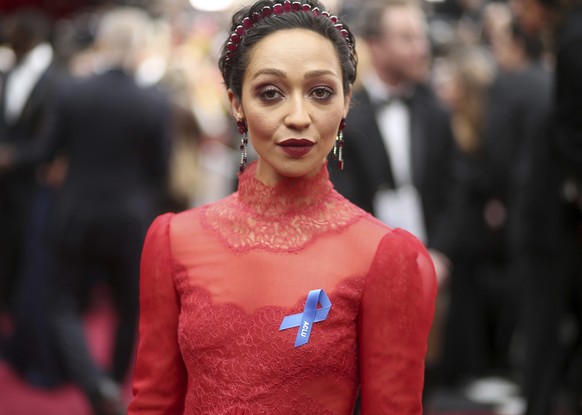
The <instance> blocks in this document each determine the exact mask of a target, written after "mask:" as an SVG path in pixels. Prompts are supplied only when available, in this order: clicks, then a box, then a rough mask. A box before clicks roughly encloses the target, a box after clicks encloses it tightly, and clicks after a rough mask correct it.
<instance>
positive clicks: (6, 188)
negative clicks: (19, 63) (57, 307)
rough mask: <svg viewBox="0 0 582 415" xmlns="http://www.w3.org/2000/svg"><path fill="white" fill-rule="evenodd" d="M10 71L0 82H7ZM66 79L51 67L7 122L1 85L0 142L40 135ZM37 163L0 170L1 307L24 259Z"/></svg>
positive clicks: (26, 140) (32, 139) (30, 139)
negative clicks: (22, 105)
mask: <svg viewBox="0 0 582 415" xmlns="http://www.w3.org/2000/svg"><path fill="white" fill-rule="evenodd" d="M10 75H11V73H10V72H9V73H8V74H7V75H6V76H5V77H4V79H2V80H1V81H0V85H2V84H3V85H4V86H5V85H6V83H7V80H8V79H9V78H10ZM61 83H62V76H61V72H60V71H59V70H58V69H57V68H56V67H54V66H51V67H49V68H48V69H47V70H46V71H45V72H44V73H43V74H42V75H41V77H40V78H39V80H38V81H37V83H36V84H35V86H34V87H33V90H32V92H31V93H30V96H29V97H28V99H27V101H26V103H25V105H24V107H23V109H22V112H21V113H20V115H19V116H18V118H17V119H15V120H14V121H13V122H7V121H6V118H5V116H4V114H5V110H6V99H7V97H6V88H2V87H0V144H12V145H21V144H23V143H27V144H30V143H34V142H37V141H38V140H39V139H40V136H41V135H42V132H43V130H44V129H45V128H46V126H47V123H48V119H49V114H50V110H51V108H53V107H54V102H55V98H56V95H57V91H58V89H59V87H60V85H61ZM35 167H36V166H34V165H32V166H30V165H29V166H23V167H21V168H18V169H15V170H13V171H11V172H7V173H1V174H0V230H1V231H0V309H2V308H8V305H9V304H8V303H9V302H11V300H12V294H13V290H14V288H15V284H16V283H17V280H18V279H19V277H20V274H21V268H22V264H23V262H25V259H24V256H23V255H24V254H23V251H24V246H25V241H24V233H25V230H26V227H27V225H26V224H27V221H28V220H29V219H30V214H31V207H32V206H33V199H34V195H35V192H36V190H37V186H38V182H37V180H36V176H35V174H36V168H35Z"/></svg>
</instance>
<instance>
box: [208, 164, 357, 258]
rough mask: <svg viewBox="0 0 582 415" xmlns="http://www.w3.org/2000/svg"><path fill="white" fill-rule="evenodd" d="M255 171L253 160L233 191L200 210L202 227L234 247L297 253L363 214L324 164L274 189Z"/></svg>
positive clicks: (237, 248) (236, 248)
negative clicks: (334, 182)
mask: <svg viewBox="0 0 582 415" xmlns="http://www.w3.org/2000/svg"><path fill="white" fill-rule="evenodd" d="M255 171H256V163H253V164H251V165H250V166H249V167H248V168H247V169H246V170H245V172H244V173H243V174H241V175H240V176H239V179H240V182H239V188H238V192H236V193H234V194H233V195H231V196H229V197H227V198H225V199H223V200H221V201H219V202H217V203H214V204H211V205H208V206H205V207H204V208H203V210H202V216H201V217H202V223H203V224H204V226H206V227H208V228H210V229H212V230H214V231H215V232H218V234H219V235H220V237H221V239H222V240H223V241H224V242H225V244H226V245H227V246H229V247H230V248H233V249H235V250H248V249H253V248H264V249H267V250H273V251H287V252H289V251H298V250H301V249H302V248H303V247H305V245H307V244H308V243H309V242H310V241H312V240H313V239H314V238H316V237H317V236H319V235H322V234H326V233H329V232H332V231H340V230H342V229H344V228H345V227H347V226H349V225H350V224H352V223H354V222H355V221H357V220H358V219H359V218H361V217H362V216H364V215H366V213H365V212H364V211H363V210H361V209H359V208H358V207H356V206H354V205H352V204H350V203H349V202H348V201H347V200H346V199H345V198H344V197H343V196H341V195H340V194H339V193H337V192H336V191H335V190H334V189H333V185H332V184H331V182H330V181H329V175H328V173H327V167H326V166H324V167H323V168H322V170H321V172H320V173H319V174H318V175H317V176H315V177H314V178H311V179H309V180H305V179H301V180H293V179H288V180H286V181H284V182H282V183H279V184H278V185H277V186H275V187H269V186H267V185H265V184H263V183H262V182H261V181H259V180H257V179H256V178H255Z"/></svg>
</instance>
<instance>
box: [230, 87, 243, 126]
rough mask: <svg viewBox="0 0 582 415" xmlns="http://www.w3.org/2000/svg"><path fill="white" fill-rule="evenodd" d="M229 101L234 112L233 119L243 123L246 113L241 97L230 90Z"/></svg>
mask: <svg viewBox="0 0 582 415" xmlns="http://www.w3.org/2000/svg"><path fill="white" fill-rule="evenodd" d="M227 95H228V101H229V102H230V110H231V111H232V115H233V117H234V118H235V119H236V120H237V121H241V120H244V119H245V112H244V110H243V107H242V103H241V100H240V99H239V97H237V96H236V94H235V93H234V91H233V90H232V89H230V88H229V89H228V91H227Z"/></svg>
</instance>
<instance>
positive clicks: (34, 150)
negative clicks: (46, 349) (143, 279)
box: [0, 8, 171, 415]
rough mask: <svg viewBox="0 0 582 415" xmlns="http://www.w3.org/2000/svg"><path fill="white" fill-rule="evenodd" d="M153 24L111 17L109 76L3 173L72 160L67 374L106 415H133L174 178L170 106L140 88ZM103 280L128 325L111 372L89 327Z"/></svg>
mask: <svg viewBox="0 0 582 415" xmlns="http://www.w3.org/2000/svg"><path fill="white" fill-rule="evenodd" d="M148 24H149V18H148V17H147V15H145V13H144V12H143V11H140V10H138V9H134V8H121V9H113V10H111V11H109V12H108V13H106V14H105V15H104V16H103V17H102V20H101V22H100V25H99V28H98V32H97V38H96V44H95V47H96V58H97V59H98V61H99V68H100V72H99V73H97V74H95V75H94V76H92V77H90V78H88V79H85V80H83V81H80V82H78V83H75V84H71V85H70V86H68V88H66V89H65V90H64V91H62V93H61V94H60V96H59V99H58V102H57V103H56V105H55V110H54V112H53V113H52V117H51V119H50V122H49V127H48V128H47V132H46V134H45V135H43V137H42V141H41V142H40V144H39V145H36V143H35V145H28V144H27V145H16V146H12V147H5V148H4V149H3V150H2V149H0V165H1V164H4V166H5V168H9V169H12V170H14V169H17V168H20V167H22V166H27V165H34V164H35V163H38V162H39V161H40V160H46V159H51V158H52V157H54V155H55V154H56V153H57V152H58V151H66V153H67V155H68V159H69V165H68V172H67V177H66V179H65V181H64V184H63V186H62V189H61V190H60V192H59V194H58V197H57V199H56V201H55V205H54V209H53V211H54V214H53V218H52V229H51V238H52V244H53V246H54V247H55V250H56V255H57V272H56V273H55V281H54V286H55V287H56V290H55V294H56V295H55V298H54V299H53V301H51V309H50V310H49V311H50V315H51V318H52V320H53V327H54V334H55V338H56V342H57V345H58V347H59V349H60V351H61V352H62V357H63V359H64V365H65V367H66V370H67V374H68V375H69V377H70V378H71V379H72V380H73V381H74V382H75V383H77V384H78V385H79V386H80V387H81V388H82V389H83V391H84V392H85V393H86V395H87V397H88V399H89V401H90V402H91V404H92V406H93V409H94V412H95V414H96V415H114V414H115V415H117V414H121V413H123V412H124V410H123V405H122V402H121V396H120V389H119V386H120V384H121V383H122V382H123V381H124V380H125V378H126V376H127V374H128V369H129V365H130V362H131V357H132V352H133V348H134V339H135V334H136V326H137V317H138V296H139V290H138V282H139V261H140V255H141V247H142V245H143V240H144V237H145V233H146V230H147V227H148V226H149V224H150V223H151V221H152V220H153V218H154V217H155V215H156V214H157V213H158V211H157V206H158V202H159V200H160V196H161V192H163V189H164V186H165V185H166V179H167V173H168V160H169V152H170V140H171V137H170V134H171V131H170V130H171V113H170V112H171V111H170V106H169V102H168V101H167V99H166V97H165V96H164V95H163V94H162V93H161V92H160V91H158V90H155V89H151V88H142V87H140V86H138V85H137V84H136V82H135V80H134V73H135V69H137V64H138V63H139V53H140V51H141V49H140V48H141V46H143V44H142V41H143V39H144V38H145V37H146V34H147V31H146V30H147V27H148ZM2 154H3V156H2ZM2 160H3V161H2ZM95 276H102V277H104V278H105V281H106V282H107V285H108V286H109V288H110V293H111V297H112V300H113V304H114V306H115V308H116V311H117V317H118V319H117V327H116V330H115V336H114V345H113V346H114V347H113V356H112V364H111V368H110V371H102V370H101V368H99V367H98V366H97V364H96V363H95V362H94V360H93V358H92V356H91V354H90V352H89V348H88V346H87V344H86V341H85V338H84V333H83V327H82V320H81V316H82V312H83V307H82V306H83V299H84V297H85V295H86V291H87V289H88V287H91V279H93V278H95Z"/></svg>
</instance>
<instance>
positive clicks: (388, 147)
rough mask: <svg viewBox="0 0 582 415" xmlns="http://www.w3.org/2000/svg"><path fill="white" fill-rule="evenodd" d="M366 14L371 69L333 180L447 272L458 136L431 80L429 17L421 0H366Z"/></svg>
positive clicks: (356, 98)
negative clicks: (424, 247) (409, 236)
mask: <svg viewBox="0 0 582 415" xmlns="http://www.w3.org/2000/svg"><path fill="white" fill-rule="evenodd" d="M360 17H361V21H362V22H363V24H362V25H361V30H360V36H361V37H362V38H363V39H364V40H365V41H366V42H367V46H368V50H369V54H370V62H371V66H372V69H371V70H370V71H368V72H367V73H365V74H363V80H362V84H363V88H362V89H361V90H359V91H355V93H354V101H353V108H352V110H351V112H350V115H349V116H348V119H347V123H346V125H347V127H346V131H345V133H344V134H345V137H346V140H345V141H346V144H345V154H346V162H345V168H344V170H343V171H342V172H337V171H335V169H330V174H331V177H332V181H333V182H334V185H335V186H336V188H337V189H338V191H339V192H340V193H342V194H343V195H344V196H346V197H347V198H348V199H349V200H350V201H352V202H353V203H355V204H356V205H358V206H360V207H361V208H363V209H364V210H366V211H368V212H370V213H372V214H374V215H375V216H376V217H378V218H379V219H381V220H382V221H384V222H385V223H387V224H389V225H390V226H394V227H402V228H403V229H407V230H408V231H409V232H412V233H413V234H414V235H416V236H417V237H418V238H420V239H421V240H423V241H424V242H425V244H426V245H427V246H428V247H429V249H430V252H431V255H432V256H433V260H435V266H436V268H437V271H440V272H438V273H439V274H440V277H441V279H444V277H445V275H446V274H447V269H448V267H449V265H450V264H449V261H448V259H447V258H446V256H445V255H444V254H443V249H444V246H445V245H446V241H447V240H448V238H447V235H446V233H447V229H446V226H445V225H446V220H445V215H446V207H447V203H448V202H447V200H448V199H447V198H448V195H449V192H450V189H451V184H452V181H451V177H452V176H451V173H452V172H451V169H452V156H453V145H454V143H453V137H452V133H451V128H450V123H449V116H448V114H447V113H446V111H445V110H444V108H443V107H442V106H441V105H440V103H439V102H438V100H437V98H436V97H435V95H434V93H433V91H432V90H431V88H430V86H429V85H428V82H427V81H428V73H429V65H430V61H431V58H430V44H429V41H428V37H427V32H426V30H427V27H426V20H425V16H424V13H423V11H422V9H421V8H420V6H419V5H418V4H417V3H415V2H412V1H406V0H385V1H372V2H369V3H366V5H365V7H364V8H363V9H362V10H361V16H360ZM441 246H442V247H443V248H441Z"/></svg>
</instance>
